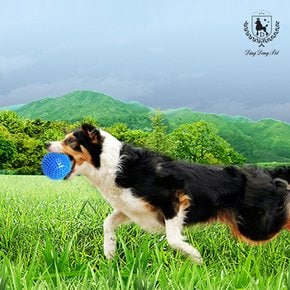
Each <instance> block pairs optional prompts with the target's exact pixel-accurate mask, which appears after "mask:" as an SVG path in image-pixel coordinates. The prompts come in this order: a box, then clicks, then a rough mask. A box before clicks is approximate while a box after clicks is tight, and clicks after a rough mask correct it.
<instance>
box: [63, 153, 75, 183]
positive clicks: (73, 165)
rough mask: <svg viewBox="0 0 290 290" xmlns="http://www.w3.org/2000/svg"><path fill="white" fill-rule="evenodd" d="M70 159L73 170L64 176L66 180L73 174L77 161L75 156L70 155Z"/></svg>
mask: <svg viewBox="0 0 290 290" xmlns="http://www.w3.org/2000/svg"><path fill="white" fill-rule="evenodd" d="M68 157H69V159H70V161H71V171H70V172H69V173H68V174H67V175H66V176H65V177H64V180H66V179H69V178H70V177H71V175H72V174H73V172H74V169H75V166H76V161H75V160H74V158H73V156H71V155H68Z"/></svg>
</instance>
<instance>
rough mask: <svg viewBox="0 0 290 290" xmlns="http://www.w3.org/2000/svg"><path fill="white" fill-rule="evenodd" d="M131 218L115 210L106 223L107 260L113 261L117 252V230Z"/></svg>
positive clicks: (105, 243)
mask: <svg viewBox="0 0 290 290" xmlns="http://www.w3.org/2000/svg"><path fill="white" fill-rule="evenodd" d="M128 220H129V218H128V217H127V216H126V215H125V214H123V213H122V212H121V211H119V210H114V211H113V212H112V213H111V214H110V215H109V216H107V217H106V219H105V221H104V225H103V227H104V254H105V256H106V258H107V259H112V258H113V257H114V255H115V251H116V237H115V232H114V231H115V229H116V228H117V227H118V226H119V225H121V224H123V223H125V222H127V221H128Z"/></svg>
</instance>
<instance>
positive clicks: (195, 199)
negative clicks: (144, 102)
mask: <svg viewBox="0 0 290 290" xmlns="http://www.w3.org/2000/svg"><path fill="white" fill-rule="evenodd" d="M192 146H194V144H193V145H192ZM47 149H48V151H51V152H62V153H65V154H67V155H69V156H70V158H71V160H72V164H73V166H72V171H71V172H70V173H69V175H68V176H67V178H70V177H73V176H75V175H77V174H81V175H84V176H86V177H87V178H88V179H89V180H90V181H91V182H92V183H93V185H95V186H96V187H97V188H98V189H99V191H100V192H101V193H102V195H103V197H104V198H105V199H106V200H107V201H108V202H109V203H110V205H111V206H112V207H113V208H114V211H113V212H112V213H111V214H110V215H109V216H108V217H107V218H106V219H105V221H104V252H105V256H106V257H107V258H112V257H113V256H114V254H115V248H116V242H115V234H114V231H115V229H116V228H117V227H118V226H119V225H121V224H123V223H126V222H130V221H132V222H135V223H136V224H138V225H140V226H141V227H142V228H143V229H145V230H147V231H150V232H156V233H158V232H162V231H165V234H166V238H167V240H168V243H169V245H170V246H171V247H173V248H175V249H179V250H181V251H183V252H184V253H186V254H187V255H189V256H190V257H191V258H192V259H193V260H194V261H195V262H197V263H202V257H201V255H200V253H199V252H198V250H197V249H195V248H194V247H193V246H192V245H190V244H189V243H187V242H185V239H184V237H183V235H182V229H183V226H184V225H191V224H195V223H199V222H210V221H221V222H224V223H226V224H228V225H229V227H230V228H231V230H232V232H233V234H234V235H235V236H236V237H238V238H240V239H242V240H244V241H246V242H252V243H259V242H264V241H267V240H270V239H272V238H273V237H275V236H276V235H277V234H278V232H279V231H280V230H282V229H283V228H284V229H286V230H288V231H290V189H289V186H288V182H290V169H289V168H287V167H285V168H279V169H276V170H272V171H266V170H262V169H257V168H251V167H245V168H240V167H235V166H225V167H218V166H204V165H197V164H190V163H186V162H182V161H174V160H171V159H169V158H167V157H164V156H161V155H159V154H156V153H153V152H151V151H148V150H146V149H142V148H136V147H132V146H130V145H128V144H123V143H121V142H120V141H118V140H117V139H116V138H114V137H113V136H112V135H110V134H109V133H107V132H105V131H103V130H99V129H97V128H95V127H93V126H91V125H88V124H84V125H82V128H81V130H77V131H74V132H72V133H70V134H68V135H66V137H65V139H64V140H62V141H54V142H51V143H49V144H47Z"/></svg>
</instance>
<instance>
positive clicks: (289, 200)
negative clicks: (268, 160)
mask: <svg viewBox="0 0 290 290" xmlns="http://www.w3.org/2000/svg"><path fill="white" fill-rule="evenodd" d="M269 173H270V175H271V176H272V178H273V182H274V184H275V186H276V188H277V189H278V191H279V187H282V188H283V187H284V188H285V187H286V196H285V205H284V206H285V211H286V216H287V221H286V224H285V226H284V228H285V229H286V230H288V231H290V166H281V167H277V168H274V169H271V170H269ZM279 184H280V186H279Z"/></svg>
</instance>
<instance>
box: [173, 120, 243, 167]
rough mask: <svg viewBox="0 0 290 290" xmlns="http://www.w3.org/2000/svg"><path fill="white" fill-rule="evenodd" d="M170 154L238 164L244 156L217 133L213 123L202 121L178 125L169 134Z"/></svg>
mask: <svg viewBox="0 0 290 290" xmlns="http://www.w3.org/2000/svg"><path fill="white" fill-rule="evenodd" d="M170 140H171V144H172V147H171V149H170V151H171V155H172V156H173V157H174V158H178V159H184V160H188V161H191V162H197V163H207V164H208V163H209V164H240V163H243V162H244V161H245V159H244V157H243V156H242V155H240V154H239V153H237V152H236V151H235V150H234V149H233V148H232V147H231V146H230V145H229V144H228V143H227V142H226V141H225V140H224V139H222V138H221V137H220V136H218V134H217V130H216V128H215V127H214V126H213V125H210V124H208V123H206V122H204V121H199V122H196V123H192V124H185V125H181V126H180V127H178V128H177V129H176V130H174V131H173V132H172V133H171V136H170Z"/></svg>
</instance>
